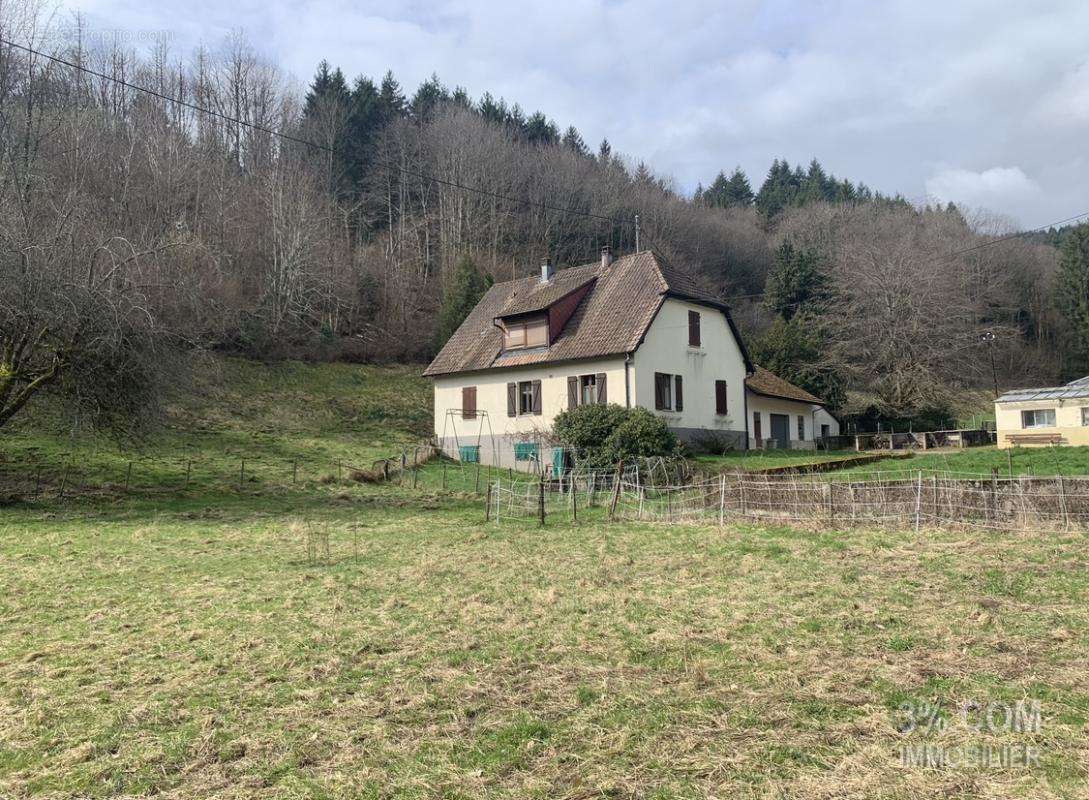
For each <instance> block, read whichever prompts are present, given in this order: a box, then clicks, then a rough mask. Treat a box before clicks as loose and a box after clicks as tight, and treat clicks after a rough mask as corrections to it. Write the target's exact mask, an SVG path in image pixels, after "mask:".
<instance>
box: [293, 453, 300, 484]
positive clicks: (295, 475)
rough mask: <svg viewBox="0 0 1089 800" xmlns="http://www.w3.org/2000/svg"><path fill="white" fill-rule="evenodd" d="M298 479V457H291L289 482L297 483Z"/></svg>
mask: <svg viewBox="0 0 1089 800" xmlns="http://www.w3.org/2000/svg"><path fill="white" fill-rule="evenodd" d="M298 481H299V459H297V458H293V459H291V482H292V483H298Z"/></svg>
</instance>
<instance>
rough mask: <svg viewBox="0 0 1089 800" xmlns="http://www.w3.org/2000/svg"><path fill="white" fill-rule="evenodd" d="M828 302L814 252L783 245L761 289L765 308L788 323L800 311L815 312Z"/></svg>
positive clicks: (826, 288)
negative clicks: (762, 289)
mask: <svg viewBox="0 0 1089 800" xmlns="http://www.w3.org/2000/svg"><path fill="white" fill-rule="evenodd" d="M827 299H828V279H827V277H826V276H825V274H824V273H823V272H822V271H821V264H820V256H819V255H818V254H817V253H816V252H815V251H813V250H809V249H805V248H797V247H795V246H794V245H793V244H791V243H790V242H783V243H782V244H781V245H779V249H778V250H776V251H775V266H774V267H772V270H771V272H770V273H768V279H767V282H766V283H765V285H764V305H765V306H766V307H767V309H768V310H769V311H771V312H772V313H773V314H775V315H776V316H779V317H782V318H783V319H784V320H786V321H788V322H789V321H790V320H791V318H793V317H794V316H795V315H796V314H800V313H802V312H803V311H817V310H819V307H820V305H821V304H822V303H823V302H825V301H826V300H827Z"/></svg>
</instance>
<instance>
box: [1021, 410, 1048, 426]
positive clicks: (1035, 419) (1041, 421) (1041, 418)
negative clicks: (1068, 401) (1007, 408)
mask: <svg viewBox="0 0 1089 800" xmlns="http://www.w3.org/2000/svg"><path fill="white" fill-rule="evenodd" d="M1021 427H1022V428H1023V429H1027V428H1054V427H1055V409H1053V408H1028V409H1024V410H1023V411H1022V412H1021Z"/></svg>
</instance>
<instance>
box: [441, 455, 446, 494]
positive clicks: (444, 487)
mask: <svg viewBox="0 0 1089 800" xmlns="http://www.w3.org/2000/svg"><path fill="white" fill-rule="evenodd" d="M442 490H443V491H444V492H445V491H446V462H445V461H443V462H442Z"/></svg>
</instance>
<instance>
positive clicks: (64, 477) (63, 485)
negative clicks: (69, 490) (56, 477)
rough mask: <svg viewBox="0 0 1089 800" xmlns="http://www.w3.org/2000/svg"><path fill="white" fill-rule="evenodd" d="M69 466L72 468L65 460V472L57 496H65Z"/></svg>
mask: <svg viewBox="0 0 1089 800" xmlns="http://www.w3.org/2000/svg"><path fill="white" fill-rule="evenodd" d="M69 468H70V465H69V464H68V462H67V461H65V462H64V474H62V475H61V485H60V492H59V493H58V494H57V497H64V489H65V487H66V486H67V485H68V470H69Z"/></svg>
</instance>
